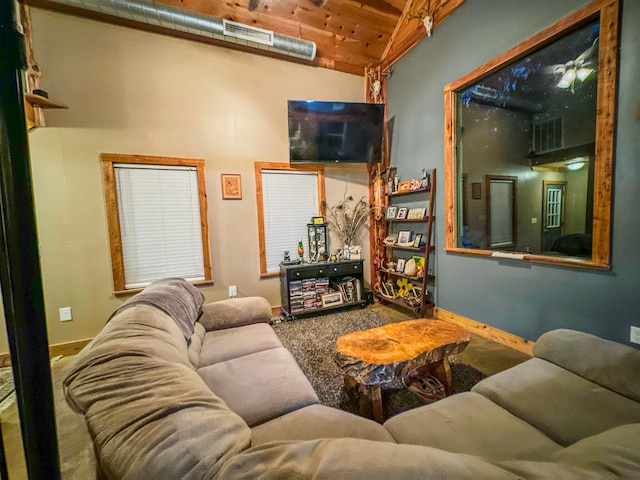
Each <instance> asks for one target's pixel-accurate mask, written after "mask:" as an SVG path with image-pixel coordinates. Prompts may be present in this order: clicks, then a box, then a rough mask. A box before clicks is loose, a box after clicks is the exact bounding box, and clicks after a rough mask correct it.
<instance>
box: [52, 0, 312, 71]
mask: <svg viewBox="0 0 640 480" xmlns="http://www.w3.org/2000/svg"><path fill="white" fill-rule="evenodd" d="M49 1H51V2H53V3H58V4H60V5H67V6H70V7H74V8H79V9H82V10H90V11H92V12H97V13H102V14H105V15H111V16H114V17H118V18H123V19H125V20H133V21H135V22H141V23H146V24H149V25H155V26H157V27H163V28H169V29H171V30H177V31H180V32H185V33H189V34H192V35H198V36H201V37H207V38H213V39H216V40H221V41H224V42H228V43H236V44H239V45H244V46H247V47H252V48H258V49H260V50H266V51H269V52H273V53H279V54H281V55H288V56H290V57H296V58H301V59H304V60H309V61H310V60H313V59H314V58H315V56H316V44H315V42H310V41H308V40H301V39H299V38H294V37H288V36H286V35H280V34H277V33H274V32H270V31H268V30H262V29H259V28H254V27H250V26H248V25H243V24H239V23H235V22H228V21H226V20H223V19H222V18H219V17H212V16H210V15H204V14H202V13H198V12H193V11H190V10H185V9H183V8H178V7H173V6H171V5H166V4H164V3H160V2H156V1H154V0H49ZM225 23H226V24H227V25H226V27H227V28H225ZM229 24H231V25H232V26H233V27H235V28H231V29H230V28H229ZM239 30H241V31H242V32H243V34H242V35H237V34H235V35H234V32H237V31H239ZM265 33H266V34H267V35H270V36H271V39H272V41H271V44H269V42H265V41H262V40H261V38H263V37H264V36H265ZM252 38H253V40H251V39H252ZM254 40H257V41H254Z"/></svg>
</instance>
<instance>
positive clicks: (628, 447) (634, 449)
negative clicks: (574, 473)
mask: <svg viewBox="0 0 640 480" xmlns="http://www.w3.org/2000/svg"><path fill="white" fill-rule="evenodd" d="M639 446H640V423H632V424H629V425H623V426H621V427H616V428H612V429H611V430H607V431H606V432H602V433H600V434H598V435H593V436H591V437H588V438H585V439H584V440H581V441H579V442H577V443H574V444H573V445H571V446H569V447H567V448H565V449H563V450H561V451H560V452H558V453H557V454H556V455H555V459H556V460H557V461H558V462H560V463H565V464H569V465H575V466H577V467H582V468H587V469H589V470H591V471H596V472H598V471H599V472H601V474H602V475H603V477H604V475H605V474H609V475H611V474H613V475H615V476H616V477H620V478H640V447H639Z"/></svg>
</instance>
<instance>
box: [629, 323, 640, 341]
mask: <svg viewBox="0 0 640 480" xmlns="http://www.w3.org/2000/svg"><path fill="white" fill-rule="evenodd" d="M629 341H630V342H631V343H640V327H634V326H633V325H632V326H631V335H629Z"/></svg>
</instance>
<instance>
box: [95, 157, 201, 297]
mask: <svg viewBox="0 0 640 480" xmlns="http://www.w3.org/2000/svg"><path fill="white" fill-rule="evenodd" d="M100 158H101V160H102V176H103V182H104V191H105V199H106V204H107V221H108V226H109V243H110V248H111V267H112V272H113V284H114V290H115V291H116V293H118V292H124V291H130V290H135V289H140V288H143V287H145V286H146V285H148V284H149V283H151V282H152V281H154V280H157V279H159V278H165V277H181V278H184V279H186V280H189V281H191V282H194V283H195V282H211V280H212V272H211V258H210V254H209V227H208V224H207V202H206V198H207V197H206V191H205V183H204V160H201V159H187V158H167V157H148V156H140V155H118V154H102V155H101V156H100Z"/></svg>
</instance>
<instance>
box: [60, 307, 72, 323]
mask: <svg viewBox="0 0 640 480" xmlns="http://www.w3.org/2000/svg"><path fill="white" fill-rule="evenodd" d="M69 320H71V307H62V308H61V309H60V321H61V322H68V321H69Z"/></svg>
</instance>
